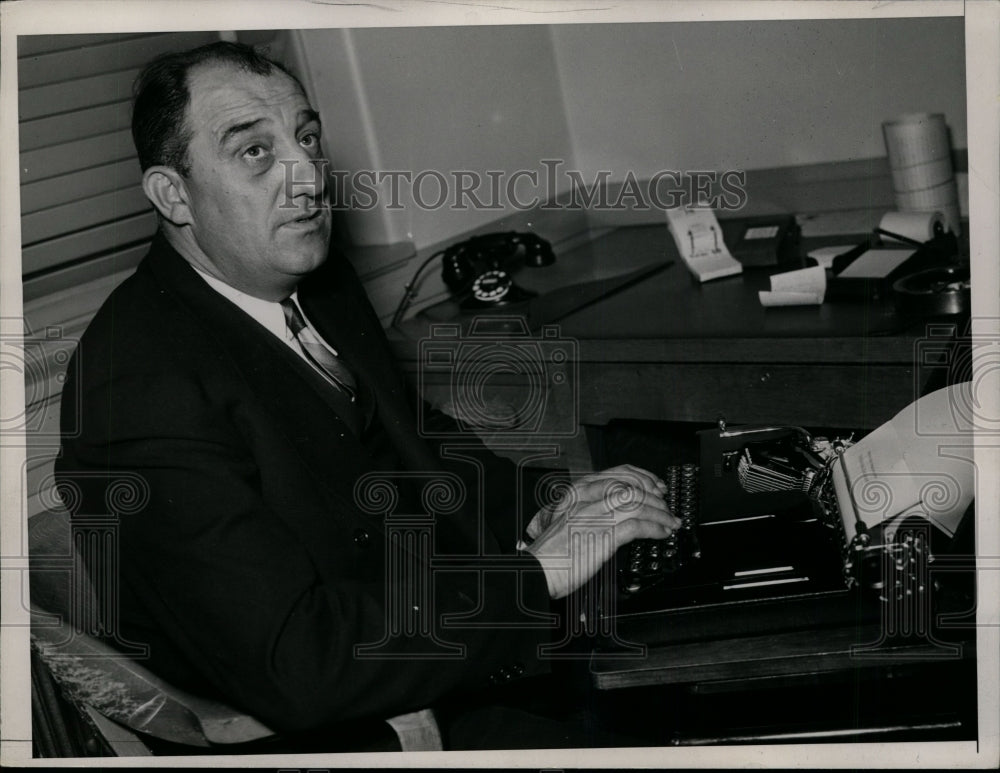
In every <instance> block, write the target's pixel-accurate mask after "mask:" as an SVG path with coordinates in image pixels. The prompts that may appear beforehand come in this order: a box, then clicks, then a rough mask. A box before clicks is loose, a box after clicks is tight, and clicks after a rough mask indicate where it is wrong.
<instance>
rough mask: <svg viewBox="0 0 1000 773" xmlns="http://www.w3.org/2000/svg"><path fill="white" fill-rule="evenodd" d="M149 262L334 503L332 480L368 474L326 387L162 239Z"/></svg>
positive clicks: (361, 450) (367, 461)
mask: <svg viewBox="0 0 1000 773" xmlns="http://www.w3.org/2000/svg"><path fill="white" fill-rule="evenodd" d="M158 242H159V243H158ZM149 258H150V263H149V266H150V269H151V270H152V271H153V272H154V274H155V275H156V276H157V278H158V280H159V281H160V283H161V284H162V285H164V286H166V287H168V288H170V289H172V290H173V291H174V292H175V293H176V294H177V296H178V297H179V298H180V299H181V301H182V302H184V303H185V304H186V305H187V306H188V307H189V308H190V309H191V310H192V312H193V313H194V314H195V315H196V316H197V317H198V318H200V319H201V320H202V321H203V323H204V325H205V333H206V335H210V336H212V337H214V338H215V339H216V340H217V341H218V342H219V344H220V346H221V348H222V349H224V350H225V352H226V354H227V355H228V356H229V358H230V360H231V362H232V363H233V365H234V366H235V368H236V371H237V372H238V374H239V378H241V379H242V380H243V381H244V382H245V383H246V385H247V387H248V388H249V389H250V390H251V391H252V392H253V393H254V394H255V395H256V396H257V397H258V398H259V401H260V404H261V405H263V406H264V407H265V408H266V409H267V410H268V411H269V412H270V413H271V414H272V416H273V417H274V420H275V422H276V424H277V426H279V427H281V428H282V430H283V432H284V434H285V436H286V437H287V438H288V440H289V441H290V442H291V443H292V445H293V446H294V447H295V448H296V450H297V451H298V452H299V454H300V456H301V457H302V460H303V462H304V463H305V464H306V465H307V466H308V467H309V468H310V470H311V471H312V472H313V474H314V476H315V477H316V479H317V481H318V482H319V483H320V484H321V485H322V487H323V489H324V490H326V491H327V492H329V493H331V494H332V495H334V496H335V497H336V498H338V499H340V498H341V494H340V493H339V492H338V491H337V487H336V485H335V481H336V480H342V479H347V480H351V481H353V480H356V479H357V477H358V476H359V475H362V474H364V472H366V471H367V470H368V469H370V459H369V456H368V454H367V452H366V451H365V449H364V446H363V445H362V444H361V443H360V442H359V441H358V439H357V437H356V436H355V435H354V434H353V432H352V431H351V429H350V427H349V425H348V423H347V422H345V421H344V419H343V418H342V417H341V415H340V414H339V413H338V411H337V403H336V400H335V398H336V395H335V394H333V395H332V396H331V393H333V392H334V390H333V388H332V387H330V385H329V384H327V383H326V382H325V381H324V380H323V377H322V376H320V375H319V374H318V373H316V372H315V371H313V369H312V368H311V367H310V366H309V365H308V364H307V363H306V362H305V361H303V360H302V358H301V357H299V356H297V355H296V354H295V352H294V351H292V350H291V349H290V348H289V347H288V346H287V345H286V344H285V343H283V342H282V341H280V340H278V338H277V337H275V336H274V335H273V334H272V333H271V332H269V331H268V330H266V329H265V328H264V327H263V326H262V325H260V324H259V323H258V322H257V321H256V320H254V319H252V318H251V317H250V316H249V315H248V314H246V313H245V312H244V311H242V310H241V309H240V308H239V307H237V306H236V305H235V304H233V303H231V302H230V301H229V300H227V299H226V298H223V297H222V296H221V295H219V294H218V293H217V292H216V291H215V290H213V289H212V288H211V287H209V286H208V284H207V283H206V282H204V281H203V280H202V279H201V278H200V277H199V276H198V275H197V273H196V272H195V270H194V269H193V268H191V266H189V265H188V264H187V262H186V261H185V260H184V259H183V258H182V257H181V256H180V255H178V254H177V252H176V251H174V250H173V248H172V247H170V245H169V244H167V243H166V240H165V239H163V237H162V236H157V241H154V243H153V246H152V247H151V250H150V256H149ZM334 473H336V474H334Z"/></svg>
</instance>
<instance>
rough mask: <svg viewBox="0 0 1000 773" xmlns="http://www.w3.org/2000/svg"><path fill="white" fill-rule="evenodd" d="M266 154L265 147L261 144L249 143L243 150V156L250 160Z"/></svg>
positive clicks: (255, 159)
mask: <svg viewBox="0 0 1000 773" xmlns="http://www.w3.org/2000/svg"><path fill="white" fill-rule="evenodd" d="M266 155H267V148H265V147H264V146H263V145H251V146H250V147H249V148H247V149H246V150H244V151H243V157H244V158H248V159H250V160H251V161H257V160H259V159H261V158H264V156H266Z"/></svg>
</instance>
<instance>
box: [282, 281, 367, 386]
mask: <svg viewBox="0 0 1000 773" xmlns="http://www.w3.org/2000/svg"><path fill="white" fill-rule="evenodd" d="M281 308H282V310H283V311H284V312H285V322H286V323H287V325H288V329H289V330H291V331H292V335H294V336H295V340H297V341H298V342H299V345H300V346H301V347H302V351H303V352H305V355H306V358H307V359H308V360H309V361H310V362H311V363H312V364H313V365H315V366H316V368H317V369H318V370H319V372H320V373H322V374H323V375H324V376H326V377H327V378H328V379H329V380H330V381H331V382H332V383H333V385H334V386H335V387H337V388H338V389H340V390H342V391H343V392H344V393H345V394H346V395H347V396H348V397H350V398H351V402H354V398H355V396H356V395H357V391H358V382H357V380H356V379H355V378H354V376H353V375H352V374H351V371H350V370H348V368H347V365H345V364H344V363H343V362H342V361H341V359H340V358H339V357H337V356H336V355H335V354H334V353H333V352H331V351H330V350H329V349H327V348H326V347H325V346H324V345H323V343H322V342H321V341H320V340H319V336H317V335H316V332H315V331H314V330H313V329H312V328H311V327H309V325H307V324H306V320H305V318H304V317H303V316H302V312H301V311H299V307H298V305H296V303H295V301H293V300H292V299H291V298H285V300H283V301H281Z"/></svg>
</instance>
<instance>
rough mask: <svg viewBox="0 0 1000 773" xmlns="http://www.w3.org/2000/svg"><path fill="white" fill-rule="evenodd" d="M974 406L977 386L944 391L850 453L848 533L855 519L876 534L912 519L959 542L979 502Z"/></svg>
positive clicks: (846, 458)
mask: <svg viewBox="0 0 1000 773" xmlns="http://www.w3.org/2000/svg"><path fill="white" fill-rule="evenodd" d="M971 406H972V397H971V387H970V384H968V383H963V384H956V385H954V386H951V387H946V388H945V389H939V390H937V391H936V392H932V393H931V394H929V395H925V396H924V397H922V398H921V399H920V400H917V401H916V402H915V403H912V404H911V405H909V406H907V407H906V408H904V409H903V410H902V411H900V412H899V413H898V414H896V416H895V417H893V418H892V420H891V421H888V422H886V423H885V424H883V425H882V426H881V427H879V428H878V429H876V430H875V431H874V432H872V433H871V434H869V435H867V436H866V437H864V438H863V439H862V440H861V441H860V442H858V443H856V444H855V445H853V446H851V447H850V448H849V449H847V451H845V452H844V454H843V468H842V469H843V471H844V480H843V482H842V486H841V487H840V488H841V490H840V491H838V499H839V500H840V506H841V514H842V515H845V525H847V523H846V515H847V514H849V513H853V514H855V515H856V516H857V517H858V518H860V519H861V520H862V521H864V523H865V524H866V525H867V526H869V527H873V526H877V525H878V524H880V523H881V522H882V521H883V520H886V519H890V518H896V517H897V516H899V515H902V514H904V513H911V514H918V515H922V516H923V517H926V518H927V519H928V520H929V521H931V522H933V523H935V524H936V525H937V526H938V527H939V528H941V529H942V530H943V531H944V532H945V533H946V534H948V535H953V534H954V532H955V529H956V528H957V526H958V523H959V521H960V520H961V517H962V515H963V514H964V513H965V510H966V508H967V507H968V506H969V503H970V502H971V501H972V498H973V496H974V495H975V477H974V470H975V466H974V463H973V458H972V454H973V433H972V424H971V418H970V417H971V416H972V407H971ZM845 505H846V509H845Z"/></svg>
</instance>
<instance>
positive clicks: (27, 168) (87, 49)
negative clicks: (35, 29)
mask: <svg viewBox="0 0 1000 773" xmlns="http://www.w3.org/2000/svg"><path fill="white" fill-rule="evenodd" d="M213 40H218V33H217V32H183V33H163V34H93V35H37V36H30V37H19V38H18V84H19V89H18V119H19V142H20V175H21V181H20V182H21V248H22V251H21V261H22V262H21V266H22V272H23V277H24V295H25V300H26V301H27V300H30V299H32V298H36V297H39V296H41V295H46V294H48V293H51V292H54V291H57V290H60V289H65V288H67V287H73V286H77V285H79V284H81V283H83V282H86V281H89V280H92V279H95V278H97V277H100V276H104V275H107V274H109V273H114V272H117V271H121V270H122V269H126V268H130V267H132V266H134V265H135V264H136V263H138V261H139V259H140V258H141V257H142V255H143V254H144V253H145V250H146V246H147V245H148V243H149V240H150V238H151V237H152V235H153V233H154V231H155V230H156V218H155V216H154V214H153V211H152V208H151V207H150V205H149V202H148V201H147V200H146V197H145V196H144V195H143V193H142V188H141V186H140V182H141V174H140V171H139V162H138V159H137V158H136V155H135V148H134V147H133V145H132V137H131V134H130V132H129V124H130V120H131V113H130V100H131V96H132V83H133V81H134V80H135V77H136V75H137V74H138V73H139V71H140V69H141V68H142V66H143V65H144V64H145V63H146V62H148V61H149V60H150V59H152V58H153V57H154V56H156V55H157V54H161V53H164V52H167V51H177V50H183V49H186V48H191V47H193V46H197V45H201V44H202V43H208V42H210V41H213Z"/></svg>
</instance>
